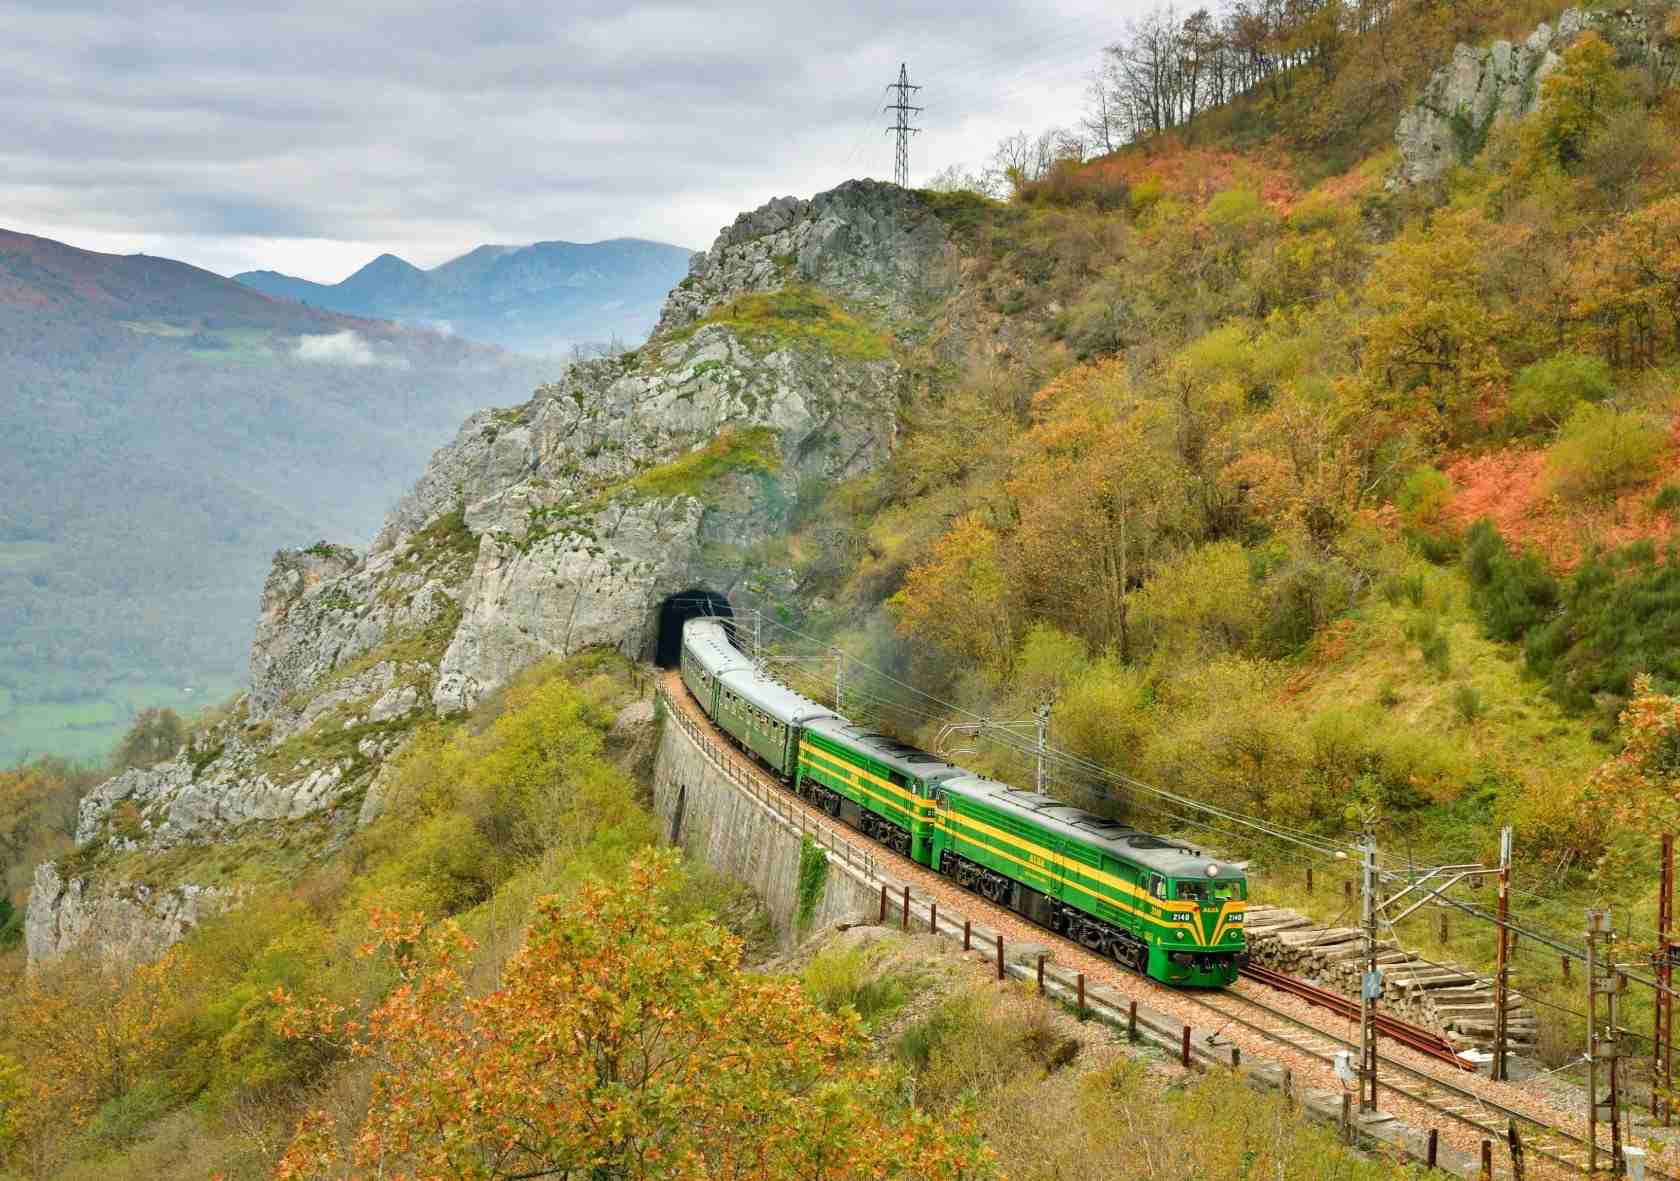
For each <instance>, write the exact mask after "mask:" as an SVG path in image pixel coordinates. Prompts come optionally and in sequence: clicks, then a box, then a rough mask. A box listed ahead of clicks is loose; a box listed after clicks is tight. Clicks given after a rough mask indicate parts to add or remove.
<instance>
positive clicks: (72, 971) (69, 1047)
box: [0, 951, 183, 1161]
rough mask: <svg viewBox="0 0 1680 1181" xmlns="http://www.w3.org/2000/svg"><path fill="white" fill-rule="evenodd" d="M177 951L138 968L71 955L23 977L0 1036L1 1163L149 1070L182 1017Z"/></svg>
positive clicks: (45, 1143)
mask: <svg viewBox="0 0 1680 1181" xmlns="http://www.w3.org/2000/svg"><path fill="white" fill-rule="evenodd" d="M182 958H183V957H182V954H181V953H180V952H179V951H172V952H170V953H169V954H166V955H164V956H163V957H162V958H161V959H159V960H157V961H155V962H153V963H150V964H140V965H135V966H126V965H115V964H103V963H99V962H96V961H92V960H85V959H76V958H72V959H67V960H63V961H60V962H58V963H56V964H53V965H51V966H49V967H46V968H42V969H40V970H38V971H35V972H33V973H31V974H29V975H27V976H24V977H23V978H22V979H20V980H19V981H18V982H17V983H16V984H15V986H14V987H13V989H12V992H11V995H10V997H8V998H7V1008H8V1011H9V1013H10V1014H11V1015H13V1016H15V1017H17V1018H18V1019H16V1020H8V1021H7V1022H6V1024H5V1032H4V1034H3V1035H0V1128H4V1129H7V1139H9V1144H8V1143H7V1139H0V1160H3V1159H4V1155H5V1154H6V1153H7V1151H8V1150H9V1151H10V1153H11V1154H12V1155H14V1156H15V1155H16V1154H18V1153H25V1152H26V1153H28V1154H30V1155H31V1156H32V1157H33V1158H34V1159H36V1160H37V1161H39V1160H40V1159H42V1158H43V1157H44V1156H46V1155H47V1154H48V1152H49V1146H50V1145H52V1144H55V1143H57V1142H59V1141H61V1140H62V1139H63V1138H65V1137H66V1136H68V1135H69V1134H71V1133H73V1132H74V1131H75V1130H76V1129H77V1128H79V1127H81V1126H82V1125H83V1124H84V1123H85V1122H86V1121H87V1120H88V1118H89V1117H90V1116H91V1115H92V1114H93V1113H94V1111H95V1110H96V1109H97V1108H98V1107H99V1105H100V1104H102V1103H105V1102H106V1101H108V1100H111V1099H115V1098H117V1097H119V1096H121V1095H123V1094H125V1093H126V1092H127V1091H128V1090H129V1089H130V1088H131V1087H133V1086H134V1084H135V1083H136V1082H138V1081H139V1080H140V1079H142V1078H144V1077H145V1076H146V1075H147V1074H148V1073H150V1072H151V1071H153V1070H155V1069H156V1068H157V1067H158V1066H159V1064H160V1063H161V1061H162V1058H163V1055H164V1054H165V1053H166V1051H167V1048H168V1046H167V1036H166V1035H167V1031H168V1028H169V1025H170V1023H171V1021H172V1020H174V1019H175V1018H176V1017H177V1016H178V1015H179V1001H180V999H181V983H182V980H181V978H182Z"/></svg>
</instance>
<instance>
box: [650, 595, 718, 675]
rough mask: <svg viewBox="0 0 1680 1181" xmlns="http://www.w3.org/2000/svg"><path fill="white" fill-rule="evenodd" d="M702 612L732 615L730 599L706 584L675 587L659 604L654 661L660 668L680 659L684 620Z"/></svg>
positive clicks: (676, 663) (714, 614)
mask: <svg viewBox="0 0 1680 1181" xmlns="http://www.w3.org/2000/svg"><path fill="white" fill-rule="evenodd" d="M705 615H711V616H721V617H722V618H724V619H734V618H735V612H734V611H733V610H732V609H731V608H730V606H729V600H728V599H726V598H724V597H723V596H722V595H720V594H718V593H717V592H716V591H713V590H707V589H706V588H705V587H694V588H693V589H692V590H685V591H678V592H677V593H676V594H674V595H672V596H670V597H669V598H667V599H666V600H665V601H664V602H663V603H661V604H659V641H658V646H657V648H656V649H655V652H654V663H655V664H657V665H658V666H659V667H660V668H676V667H677V665H678V664H680V663H682V629H683V624H685V623H687V622H688V621H689V620H690V619H695V618H697V617H699V616H705Z"/></svg>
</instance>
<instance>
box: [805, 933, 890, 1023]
mask: <svg viewBox="0 0 1680 1181" xmlns="http://www.w3.org/2000/svg"><path fill="white" fill-rule="evenodd" d="M802 979H803V980H804V983H805V992H806V994H807V995H808V996H809V997H810V998H811V1000H812V1001H814V1002H815V1003H816V1004H818V1005H820V1006H821V1007H823V1008H824V1009H827V1010H828V1011H829V1012H831V1013H833V1012H838V1011H839V1010H840V1009H843V1008H845V1007H846V1006H848V1005H849V1006H851V1007H852V1008H853V1009H855V1010H857V1015H858V1016H859V1017H861V1018H863V1020H864V1023H865V1024H868V1023H870V1022H873V1021H876V1020H879V1019H880V1018H881V1017H884V1016H886V1015H887V1014H889V1013H892V1012H895V1011H896V1010H897V1009H898V1008H899V1007H900V1006H901V1005H903V1004H904V1002H905V1001H906V1000H908V999H909V996H910V986H909V983H908V981H906V980H905V979H904V978H903V977H902V976H897V975H891V974H889V975H883V976H875V975H874V974H873V970H872V969H871V967H870V963H869V957H868V956H866V955H865V954H864V953H863V952H862V951H860V950H859V949H857V948H855V947H841V948H832V947H831V948H828V949H827V950H825V951H821V952H819V953H817V955H816V956H815V957H814V958H813V959H812V960H811V962H810V963H809V964H807V965H805V972H804V975H803V977H802Z"/></svg>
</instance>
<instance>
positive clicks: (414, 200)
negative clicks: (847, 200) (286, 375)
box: [0, 0, 1146, 281]
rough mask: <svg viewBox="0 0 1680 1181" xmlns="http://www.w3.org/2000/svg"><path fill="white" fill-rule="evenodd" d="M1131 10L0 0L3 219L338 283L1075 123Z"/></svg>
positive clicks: (640, 229) (663, 228)
mask: <svg viewBox="0 0 1680 1181" xmlns="http://www.w3.org/2000/svg"><path fill="white" fill-rule="evenodd" d="M1145 6H1146V0H1106V2H1104V0H1002V2H996V3H990V4H987V3H981V4H975V3H974V2H973V0H930V2H924V3H921V4H911V5H908V6H906V5H904V4H901V3H890V2H888V0H835V2H832V3H828V4H813V3H800V2H797V0H713V2H712V3H710V4H662V3H648V2H644V0H549V2H547V3H536V2H532V0H523V2H521V3H512V2H510V0H475V2H473V3H463V2H458V0H457V2H449V3H442V2H432V0H414V2H411V3H394V2H391V0H350V2H348V3H346V2H345V0H332V2H329V0H289V2H288V3H284V4H274V3H271V2H265V3H261V4H257V3H251V2H248V0H176V2H171V3H163V2H156V3H153V2H146V3H137V2H135V0H98V2H90V0H21V2H20V0H0V227H3V228H6V229H13V230H21V231H23V232H26V233H34V234H43V235H46V236H48V237H52V238H58V239H60V240H63V241H67V242H70V243H72V244H74V245H78V246H83V247H86V248H89V249H94V250H105V251H112V252H119V253H126V252H131V251H145V252H147V253H151V254H161V255H166V256H169V257H174V258H181V259H185V260H186V261H188V262H192V263H196V264H197V265H199V266H204V267H208V268H210V269H211V270H215V271H220V272H222V273H232V272H235V271H239V270H245V269H249V268H255V267H271V268H274V269H277V270H283V271H288V272H290V273H293V274H297V275H301V276H304V277H306V278H311V279H317V280H323V281H336V280H338V279H341V278H343V277H344V276H345V275H347V274H349V273H350V272H351V271H353V270H354V269H355V268H356V267H358V266H360V265H361V264H362V263H364V262H366V261H367V260H368V259H370V258H372V257H374V256H375V255H377V254H379V253H381V252H384V251H390V252H392V253H396V254H400V255H402V256H403V257H405V258H407V259H409V260H410V261H411V262H414V263H416V264H418V265H420V266H432V265H436V264H437V263H439V262H442V261H445V260H446V259H448V258H451V257H453V256H454V255H456V254H459V253H461V252H463V251H465V250H467V249H469V248H471V247H472V246H475V245H477V244H479V243H482V242H505V243H517V242H530V241H538V240H542V239H551V238H566V239H571V240H573V241H594V240H597V239H601V238H610V237H617V236H621V235H630V236H639V237H648V238H656V239H660V240H664V241H668V242H675V243H678V244H681V245H684V246H690V247H697V248H698V247H704V246H706V245H709V244H710V242H711V239H712V237H713V236H714V235H715V233H716V232H717V230H718V228H719V227H720V226H722V225H723V224H725V223H727V222H728V221H730V220H732V219H733V218H734V216H735V214H736V213H737V212H739V211H741V210H742V209H746V208H751V207H753V206H755V205H758V204H762V203H763V202H764V201H765V200H768V199H769V198H770V197H773V196H778V195H782V194H788V193H791V194H796V195H808V194H810V193H812V192H816V191H819V190H821V189H824V188H828V187H831V186H832V185H834V184H837V183H838V182H840V181H841V180H844V179H846V178H847V177H850V176H877V177H888V178H890V177H891V175H892V148H891V137H890V136H888V135H886V134H885V133H884V132H883V130H882V128H883V126H884V124H885V122H886V118H885V116H883V115H882V114H881V112H880V109H879V108H880V105H881V103H882V102H884V101H886V100H885V96H884V92H883V87H884V86H885V84H886V83H887V82H889V81H891V80H892V79H893V78H894V77H895V76H896V75H897V72H898V64H899V62H900V61H901V60H903V61H907V62H908V63H909V65H910V71H911V80H912V81H915V82H920V83H923V84H924V85H925V86H926V89H924V90H923V91H922V92H921V94H920V98H919V101H920V102H921V103H922V105H924V106H926V107H927V108H928V109H927V110H926V111H925V112H924V113H923V114H922V115H921V116H920V117H919V121H920V124H921V126H922V127H923V128H924V129H925V130H924V131H923V133H922V134H921V135H920V136H919V137H918V139H917V142H916V143H915V144H914V147H913V152H912V158H911V162H912V179H913V181H914V180H918V179H925V178H926V177H927V176H929V175H930V174H931V173H932V172H934V171H935V170H937V169H939V168H941V167H943V166H945V165H947V164H951V163H955V162H973V163H978V162H979V161H981V160H982V159H983V158H984V157H986V156H987V155H988V154H989V153H990V150H991V147H992V145H994V144H995V143H996V141H997V140H998V139H999V138H1000V137H1002V136H1003V135H1006V134H1008V133H1010V132H1013V131H1016V130H1020V129H1031V130H1035V131H1036V130H1039V129H1042V128H1044V127H1047V126H1051V125H1055V124H1062V123H1071V122H1073V121H1074V120H1075V119H1076V118H1077V116H1078V113H1079V108H1080V105H1081V101H1082V99H1081V91H1082V88H1083V77H1084V76H1085V75H1086V74H1087V73H1088V72H1089V71H1090V69H1091V68H1092V67H1093V66H1094V65H1095V64H1096V60H1097V57H1098V54H1099V51H1100V48H1101V46H1102V45H1104V44H1106V43H1108V42H1111V41H1113V40H1114V39H1115V38H1116V37H1117V36H1118V35H1119V33H1120V32H1121V30H1122V28H1123V26H1124V24H1125V22H1126V20H1127V19H1128V16H1129V15H1130V14H1132V13H1134V12H1136V11H1138V10H1140V9H1141V8H1143V7H1145Z"/></svg>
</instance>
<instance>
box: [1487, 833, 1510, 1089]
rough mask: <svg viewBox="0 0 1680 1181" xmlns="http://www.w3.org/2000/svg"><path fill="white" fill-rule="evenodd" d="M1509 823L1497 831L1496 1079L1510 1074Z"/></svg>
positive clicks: (1494, 1066)
mask: <svg viewBox="0 0 1680 1181" xmlns="http://www.w3.org/2000/svg"><path fill="white" fill-rule="evenodd" d="M1510 921H1511V826H1510V825H1509V824H1507V825H1506V826H1505V827H1504V828H1503V829H1501V830H1500V833H1499V950H1498V956H1497V959H1496V960H1495V964H1496V966H1495V968H1494V972H1493V1069H1492V1071H1491V1072H1490V1073H1489V1075H1488V1077H1489V1078H1491V1079H1493V1080H1494V1081H1495V1082H1505V1081H1507V1080H1508V1079H1509V1078H1510V1075H1509V1074H1508V1073H1507V1071H1506V1042H1507V1039H1508V1017H1507V1010H1508V1009H1509V1008H1510V1004H1511V954H1510V947H1511V929H1510Z"/></svg>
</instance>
